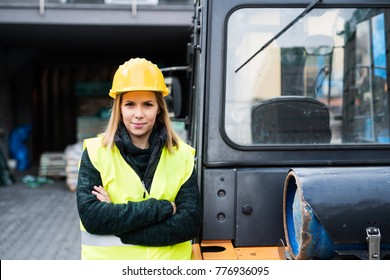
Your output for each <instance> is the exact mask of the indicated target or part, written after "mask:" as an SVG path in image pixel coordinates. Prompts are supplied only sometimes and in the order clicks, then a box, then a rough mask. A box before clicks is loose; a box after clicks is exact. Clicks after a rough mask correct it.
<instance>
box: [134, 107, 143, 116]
mask: <svg viewBox="0 0 390 280" xmlns="http://www.w3.org/2000/svg"><path fill="white" fill-rule="evenodd" d="M135 116H136V117H137V118H140V117H142V116H143V111H142V107H141V106H139V107H136V109H135Z"/></svg>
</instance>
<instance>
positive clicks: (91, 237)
mask: <svg viewBox="0 0 390 280" xmlns="http://www.w3.org/2000/svg"><path fill="white" fill-rule="evenodd" d="M81 243H82V244H83V245H87V246H134V245H132V244H124V243H122V241H121V239H120V238H119V237H117V236H115V235H96V234H91V233H89V232H87V231H84V230H82V231H81Z"/></svg>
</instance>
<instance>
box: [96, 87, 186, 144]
mask: <svg viewBox="0 0 390 280" xmlns="http://www.w3.org/2000/svg"><path fill="white" fill-rule="evenodd" d="M122 94H123V93H122ZM122 94H118V95H117V96H116V98H115V99H114V101H113V104H112V107H111V116H110V119H109V121H108V124H107V127H106V130H105V132H104V133H102V137H103V139H102V144H103V146H104V147H108V148H112V147H114V144H115V143H114V137H115V133H116V131H117V129H118V125H119V123H120V122H121V121H122V114H121V103H122ZM154 94H155V95H156V100H157V104H158V107H159V109H160V113H159V114H158V115H157V117H156V124H155V125H158V126H165V128H166V130H167V141H166V143H165V144H166V147H167V149H168V151H169V152H173V150H174V148H175V147H178V146H179V137H178V136H177V135H176V133H175V131H174V130H173V128H172V125H171V119H170V118H169V115H168V108H167V104H166V102H165V99H164V97H163V96H162V94H161V93H160V92H155V93H154Z"/></svg>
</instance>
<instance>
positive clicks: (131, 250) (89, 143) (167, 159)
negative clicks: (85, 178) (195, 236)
mask: <svg viewBox="0 0 390 280" xmlns="http://www.w3.org/2000/svg"><path fill="white" fill-rule="evenodd" d="M85 147H86V148H87V150H88V155H89V158H90V160H91V162H92V164H93V166H94V167H95V168H96V169H97V170H98V171H99V172H100V175H101V179H102V182H103V186H104V188H105V190H106V191H107V192H108V194H109V195H110V198H111V201H112V202H113V203H126V202H128V201H134V202H137V201H142V200H146V199H148V198H155V199H166V200H169V201H175V198H176V195H177V193H178V192H179V190H180V187H181V186H182V185H183V184H184V183H185V182H186V181H187V180H188V178H189V177H190V176H191V174H192V171H193V168H194V154H195V150H194V149H193V148H192V147H190V146H189V145H187V144H185V143H184V142H181V143H180V146H179V149H178V150H176V151H175V152H173V153H169V151H168V149H167V148H165V147H164V148H163V149H162V153H161V157H160V161H159V163H158V166H157V169H156V171H155V174H154V177H153V182H152V186H151V189H150V193H148V192H146V191H145V188H144V186H143V185H142V182H141V179H140V178H139V176H138V175H137V174H136V173H135V171H134V170H133V169H132V168H131V167H130V166H129V164H127V163H126V161H125V160H124V159H123V157H122V156H121V154H120V152H119V150H118V148H117V147H116V146H115V147H114V148H113V149H108V148H105V147H103V146H102V144H101V138H100V137H96V138H91V139H87V140H85V141H84V148H85ZM129 182H131V184H130V183H129ZM144 193H146V194H145V198H144ZM80 224H81V240H82V242H81V243H82V245H81V247H82V251H81V258H82V259H95V260H96V259H104V260H113V259H117V260H137V259H138V260H172V259H173V260H179V259H184V260H186V259H191V251H192V247H191V242H190V241H186V242H183V243H179V244H175V245H172V246H162V247H148V246H139V245H128V244H123V243H122V242H121V240H120V238H118V237H117V236H115V235H109V236H108V235H94V234H90V233H88V232H87V231H86V230H85V228H84V226H83V225H82V223H80Z"/></svg>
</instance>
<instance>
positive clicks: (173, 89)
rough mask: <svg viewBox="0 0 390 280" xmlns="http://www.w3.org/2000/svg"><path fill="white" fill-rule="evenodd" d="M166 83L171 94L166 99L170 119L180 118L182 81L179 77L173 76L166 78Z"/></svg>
mask: <svg viewBox="0 0 390 280" xmlns="http://www.w3.org/2000/svg"><path fill="white" fill-rule="evenodd" d="M165 83H166V85H167V87H168V88H169V92H170V94H169V95H167V96H166V97H165V101H166V103H167V107H168V111H169V113H170V117H173V118H176V117H178V116H180V114H181V110H182V90H181V85H180V81H179V79H178V78H177V77H175V76H171V77H166V78H165Z"/></svg>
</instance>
